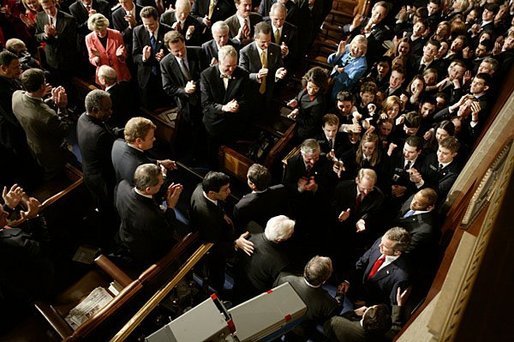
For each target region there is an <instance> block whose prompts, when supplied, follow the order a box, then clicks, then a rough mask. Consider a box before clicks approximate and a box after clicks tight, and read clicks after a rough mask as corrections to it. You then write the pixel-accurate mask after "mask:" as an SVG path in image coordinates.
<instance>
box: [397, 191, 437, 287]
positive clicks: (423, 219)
mask: <svg viewBox="0 0 514 342" xmlns="http://www.w3.org/2000/svg"><path fill="white" fill-rule="evenodd" d="M437 198H438V196H437V193H436V192H435V190H434V189H431V188H424V189H421V190H419V191H418V192H417V193H416V194H415V195H413V196H411V197H410V198H409V199H408V200H407V201H405V203H404V204H403V206H402V208H401V209H400V212H399V215H398V217H397V218H396V221H395V224H396V225H397V226H398V227H402V228H404V229H405V230H407V231H408V232H409V234H410V239H411V241H410V244H409V247H408V248H407V249H406V250H405V251H404V253H405V257H406V258H407V259H408V260H409V261H410V263H411V265H412V266H413V267H412V271H413V277H412V279H413V282H414V283H415V286H414V287H415V288H417V290H418V291H421V292H423V291H424V290H428V287H429V286H430V284H431V282H432V277H433V275H434V274H435V271H436V267H437V265H438V261H439V253H438V241H439V237H440V231H439V225H438V224H437V217H436V210H435V208H436V202H437Z"/></svg>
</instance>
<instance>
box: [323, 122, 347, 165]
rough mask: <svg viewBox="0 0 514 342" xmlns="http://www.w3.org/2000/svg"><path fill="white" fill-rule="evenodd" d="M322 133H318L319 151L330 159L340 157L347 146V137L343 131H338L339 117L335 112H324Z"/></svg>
mask: <svg viewBox="0 0 514 342" xmlns="http://www.w3.org/2000/svg"><path fill="white" fill-rule="evenodd" d="M322 122H323V125H322V126H321V129H322V130H323V133H321V134H320V135H318V137H317V141H318V143H319V146H320V148H321V153H322V154H325V155H327V157H328V158H329V159H331V160H334V159H340V158H341V156H342V155H343V153H344V152H345V151H347V150H348V148H349V142H348V138H347V137H346V135H345V134H344V133H343V132H339V118H338V117H337V115H335V114H325V115H323V118H322Z"/></svg>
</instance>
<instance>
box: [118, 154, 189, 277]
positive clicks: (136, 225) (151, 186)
mask: <svg viewBox="0 0 514 342" xmlns="http://www.w3.org/2000/svg"><path fill="white" fill-rule="evenodd" d="M163 184H164V179H163V177H162V173H161V169H160V167H158V166H157V165H155V164H143V165H140V166H138V168H137V169H136V172H135V173H134V186H132V185H131V184H130V183H129V182H128V181H126V180H123V181H122V182H121V183H120V184H119V185H118V189H117V193H116V209H117V210H118V213H119V215H120V220H121V224H120V230H119V232H118V239H119V243H120V246H121V253H122V254H123V255H124V256H126V257H128V258H130V259H132V260H133V261H134V262H135V264H136V267H145V266H148V265H149V264H150V263H151V262H154V261H156V260H157V259H158V258H160V257H162V256H163V255H164V254H165V253H166V252H167V251H169V250H170V249H171V247H172V246H173V244H174V243H175V242H176V239H175V236H176V232H177V228H178V226H180V225H181V223H180V222H179V221H178V220H177V219H176V216H175V211H174V210H173V209H174V208H175V206H176V205H177V202H178V200H179V197H180V194H181V193H182V189H183V187H182V185H180V184H171V185H170V186H169V187H168V189H167V192H166V196H165V200H166V208H165V209H164V210H163V209H161V207H160V206H159V205H158V204H157V203H156V202H155V201H154V199H153V196H154V195H155V194H157V193H158V192H159V190H160V189H161V186H162V185H163Z"/></svg>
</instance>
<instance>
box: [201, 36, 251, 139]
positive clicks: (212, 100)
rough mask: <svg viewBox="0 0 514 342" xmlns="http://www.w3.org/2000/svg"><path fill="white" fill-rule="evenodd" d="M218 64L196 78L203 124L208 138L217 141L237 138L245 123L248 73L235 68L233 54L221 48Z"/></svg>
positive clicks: (226, 48)
mask: <svg viewBox="0 0 514 342" xmlns="http://www.w3.org/2000/svg"><path fill="white" fill-rule="evenodd" d="M218 56H219V63H218V65H214V66H211V67H210V68H207V69H206V70H204V71H203V72H202V74H201V76H200V87H201V92H202V107H203V123H204V125H205V129H206V130H207V133H208V134H209V136H210V138H211V139H212V140H214V141H217V142H223V141H231V140H234V139H235V138H236V137H238V136H240V135H241V134H242V133H243V132H244V129H243V127H244V126H245V122H246V120H247V117H248V115H247V111H248V108H247V99H246V95H245V94H246V90H247V86H248V72H247V71H245V70H244V69H242V68H240V67H238V66H237V51H236V49H235V48H234V47H233V46H228V45H226V46H223V47H222V48H221V49H220V50H219V52H218Z"/></svg>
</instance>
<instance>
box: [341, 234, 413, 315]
mask: <svg viewBox="0 0 514 342" xmlns="http://www.w3.org/2000/svg"><path fill="white" fill-rule="evenodd" d="M409 243H410V234H409V232H408V231H406V230H405V229H403V228H399V227H394V228H391V229H389V230H388V231H387V232H385V234H384V235H383V236H382V237H381V238H379V239H377V241H376V242H375V243H374V244H373V246H372V247H371V248H370V249H369V250H368V251H366V253H364V255H363V256H362V257H361V258H360V259H359V260H358V261H357V263H356V264H355V270H356V280H355V281H353V282H352V284H354V285H353V286H352V288H350V290H352V289H353V292H352V294H351V295H350V297H351V298H352V299H354V301H357V300H359V301H364V304H365V305H366V306H371V305H375V304H386V305H388V306H389V307H390V308H391V307H392V306H393V305H396V304H397V302H396V294H397V292H398V288H400V289H402V290H403V289H406V288H407V287H408V284H409V273H408V269H407V261H406V259H405V256H404V254H403V253H404V252H405V250H406V249H407V248H408V246H409Z"/></svg>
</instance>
